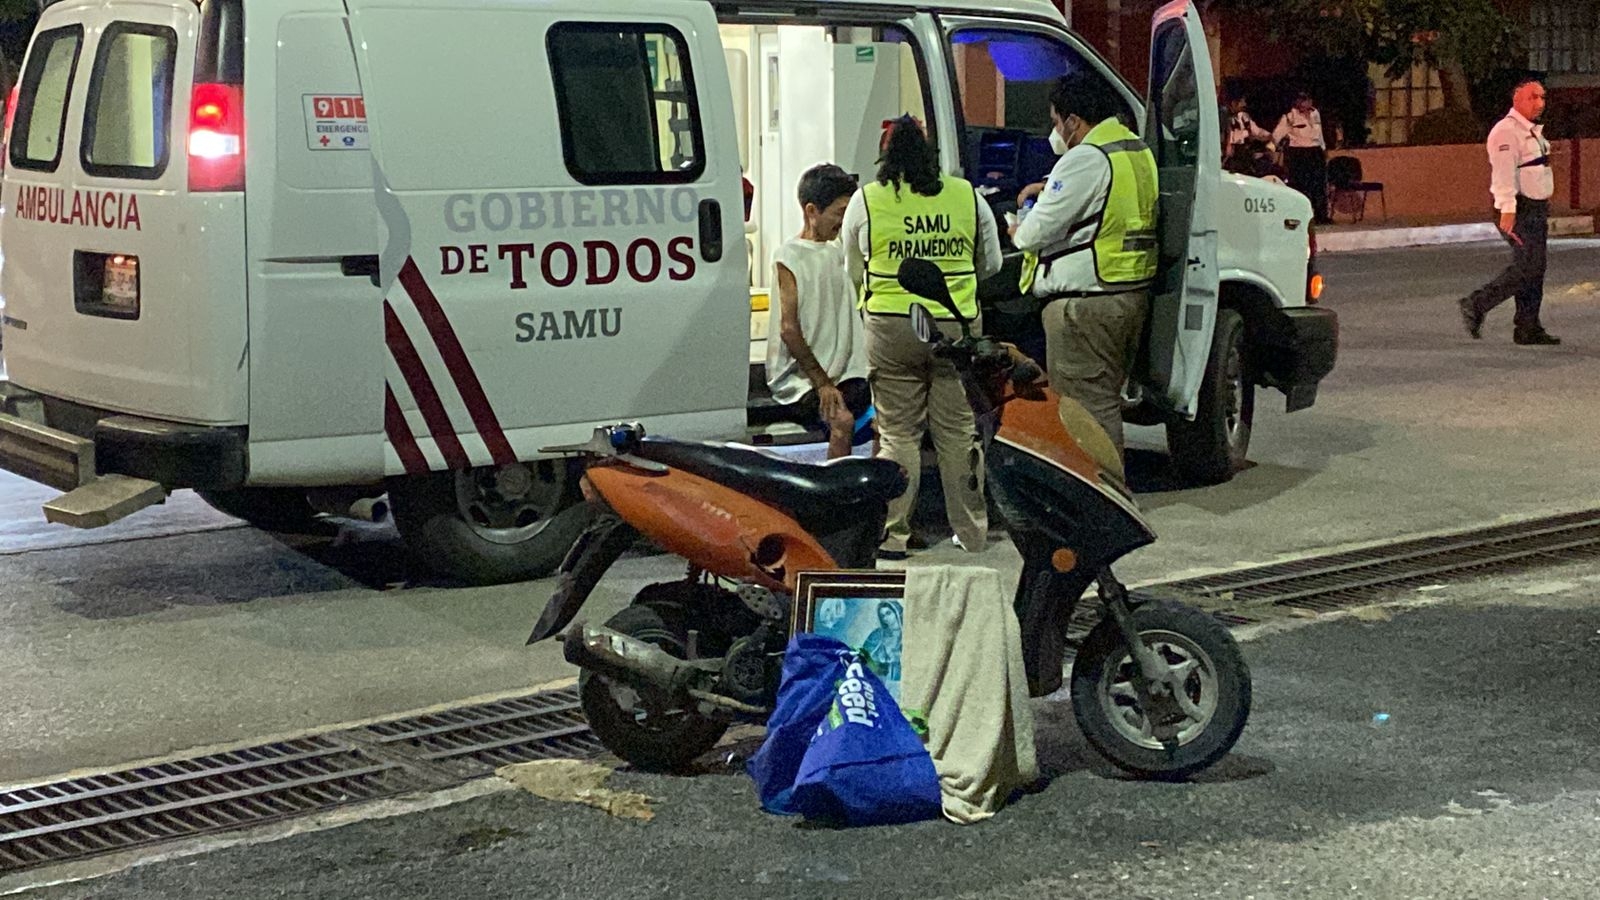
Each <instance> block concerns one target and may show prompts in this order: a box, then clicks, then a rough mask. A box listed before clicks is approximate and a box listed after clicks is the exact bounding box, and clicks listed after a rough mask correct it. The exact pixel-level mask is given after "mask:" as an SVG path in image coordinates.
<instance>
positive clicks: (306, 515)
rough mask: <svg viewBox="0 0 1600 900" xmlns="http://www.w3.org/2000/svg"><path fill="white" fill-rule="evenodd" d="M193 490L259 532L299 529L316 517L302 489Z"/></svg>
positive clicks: (201, 497) (219, 509)
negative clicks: (258, 529) (259, 530)
mask: <svg viewBox="0 0 1600 900" xmlns="http://www.w3.org/2000/svg"><path fill="white" fill-rule="evenodd" d="M195 493H196V494H199V495H200V499H201V500H204V501H205V502H206V503H208V504H210V506H211V508H212V509H215V510H217V511H218V512H222V513H227V514H228V515H230V516H233V517H234V518H235V519H243V520H245V521H246V522H249V523H250V524H251V525H254V526H255V527H257V528H260V529H261V530H262V531H289V532H293V531H302V530H305V529H307V528H310V527H311V525H312V523H314V522H315V521H316V519H317V511H316V510H315V509H313V508H312V507H311V501H309V500H307V499H306V492H305V491H304V490H303V489H301V488H286V487H251V488H234V489H233V490H229V491H198V490H197V491H195Z"/></svg>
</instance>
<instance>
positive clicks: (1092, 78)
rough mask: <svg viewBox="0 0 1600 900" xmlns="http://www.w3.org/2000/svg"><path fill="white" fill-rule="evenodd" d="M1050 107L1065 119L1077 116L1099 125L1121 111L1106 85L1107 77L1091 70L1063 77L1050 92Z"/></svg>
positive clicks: (1119, 105)
mask: <svg viewBox="0 0 1600 900" xmlns="http://www.w3.org/2000/svg"><path fill="white" fill-rule="evenodd" d="M1050 108H1051V109H1054V110H1055V111H1056V115H1058V116H1060V117H1061V118H1063V119H1065V118H1066V117H1067V116H1077V117H1078V118H1080V119H1082V120H1084V121H1085V122H1088V123H1089V124H1090V125H1098V124H1100V123H1101V122H1104V121H1105V120H1106V119H1110V118H1113V117H1114V116H1116V115H1117V113H1119V112H1121V111H1122V104H1121V103H1118V102H1117V98H1116V96H1115V95H1113V94H1112V93H1111V89H1110V88H1109V87H1108V86H1107V85H1106V82H1105V79H1103V78H1101V77H1100V76H1098V75H1095V74H1092V73H1089V72H1073V73H1072V74H1070V75H1063V76H1061V80H1059V81H1057V82H1056V86H1055V87H1054V88H1053V89H1051V91H1050Z"/></svg>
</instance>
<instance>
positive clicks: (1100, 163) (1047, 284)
mask: <svg viewBox="0 0 1600 900" xmlns="http://www.w3.org/2000/svg"><path fill="white" fill-rule="evenodd" d="M1110 193H1111V160H1110V159H1108V158H1107V157H1106V155H1105V153H1103V152H1101V151H1100V150H1099V149H1098V148H1096V147H1093V146H1091V145H1089V144H1079V145H1078V146H1076V147H1073V148H1072V149H1071V150H1068V151H1067V152H1066V153H1065V154H1063V155H1062V157H1061V158H1060V159H1058V160H1056V164H1055V168H1053V169H1051V170H1050V178H1049V180H1048V181H1046V182H1045V185H1044V191H1043V192H1041V193H1040V194H1039V199H1038V201H1037V202H1035V203H1034V206H1033V209H1032V210H1030V211H1029V212H1028V215H1027V218H1024V219H1023V220H1022V224H1021V225H1018V226H1017V233H1016V234H1015V235H1012V237H1011V242H1012V243H1013V244H1015V245H1016V247H1017V249H1018V250H1027V251H1031V252H1033V253H1037V254H1039V255H1040V256H1041V257H1044V256H1049V255H1050V254H1051V253H1054V252H1059V251H1061V250H1064V249H1066V248H1069V247H1078V246H1084V245H1088V244H1091V243H1093V241H1094V236H1095V234H1096V233H1097V232H1098V231H1099V230H1100V214H1101V212H1102V211H1104V209H1105V205H1106V197H1107V195H1109V194H1110ZM1126 290H1128V288H1127V287H1113V286H1109V285H1102V284H1101V283H1100V276H1099V274H1098V273H1096V272H1095V268H1094V253H1093V252H1091V251H1089V250H1083V251H1080V252H1077V253H1071V254H1068V255H1066V256H1063V257H1061V258H1059V259H1057V260H1055V261H1054V262H1051V263H1048V264H1042V265H1040V267H1039V274H1038V276H1037V277H1036V278H1035V279H1034V282H1033V293H1034V296H1036V297H1050V296H1053V295H1056V294H1067V293H1107V294H1119V293H1122V292H1124V291H1126Z"/></svg>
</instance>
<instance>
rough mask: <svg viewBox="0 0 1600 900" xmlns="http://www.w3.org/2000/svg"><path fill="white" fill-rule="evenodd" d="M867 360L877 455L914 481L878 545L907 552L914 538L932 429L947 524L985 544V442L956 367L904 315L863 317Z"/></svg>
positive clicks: (974, 543)
mask: <svg viewBox="0 0 1600 900" xmlns="http://www.w3.org/2000/svg"><path fill="white" fill-rule="evenodd" d="M944 327H946V328H953V327H954V325H953V324H947V325H945V326H944ZM973 328H974V329H977V328H978V324H977V323H974V324H973ZM867 364H868V378H869V380H870V381H871V382H872V402H873V404H874V405H875V406H876V407H877V408H878V437H879V442H880V443H879V455H880V456H883V457H884V458H886V459H892V460H894V461H895V462H897V463H899V464H900V465H901V467H902V468H904V469H905V470H906V474H907V475H909V476H910V479H911V481H910V484H909V485H908V486H907V487H906V492H905V493H904V494H903V495H901V496H900V497H899V498H898V499H896V500H894V501H893V502H891V503H890V504H889V521H888V524H887V527H886V531H887V535H886V537H885V539H884V542H883V549H885V550H891V551H904V550H905V549H906V541H907V540H908V539H909V538H910V537H911V509H912V506H913V505H914V504H915V503H916V499H917V485H918V482H919V481H920V475H921V471H922V436H923V433H924V432H926V431H931V432H933V446H934V449H935V450H937V451H938V454H939V481H940V483H941V484H942V485H943V486H944V506H945V512H946V513H947V514H948V515H949V517H950V527H951V529H952V530H954V531H955V534H956V537H957V538H959V539H960V541H961V545H962V546H963V547H966V548H967V549H968V550H973V551H976V550H982V549H983V547H984V544H985V542H986V541H987V540H988V537H989V511H988V507H987V506H986V505H985V503H984V499H983V444H982V443H981V442H980V441H979V439H978V426H977V423H976V421H974V419H973V416H972V407H971V406H969V405H967V395H966V392H965V391H963V390H962V388H961V376H960V375H959V374H958V373H957V372H956V369H955V366H952V365H951V364H950V363H949V362H948V361H945V360H942V359H935V358H934V356H933V353H932V352H931V351H930V350H929V349H928V345H927V344H924V343H923V342H921V341H919V340H917V335H916V332H914V331H912V330H911V319H910V318H909V317H907V316H878V315H868V316H867Z"/></svg>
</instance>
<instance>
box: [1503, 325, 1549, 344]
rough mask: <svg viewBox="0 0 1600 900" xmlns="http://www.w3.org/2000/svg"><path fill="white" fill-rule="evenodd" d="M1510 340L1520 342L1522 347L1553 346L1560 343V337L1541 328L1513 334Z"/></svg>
mask: <svg viewBox="0 0 1600 900" xmlns="http://www.w3.org/2000/svg"><path fill="white" fill-rule="evenodd" d="M1511 340H1512V342H1513V343H1517V344H1521V345H1522V346H1524V347H1554V346H1555V345H1557V344H1559V343H1561V338H1558V337H1556V336H1555V335H1553V334H1551V333H1550V332H1548V331H1545V330H1544V329H1543V328H1541V329H1539V330H1538V331H1529V332H1524V333H1522V334H1513V335H1512V336H1511Z"/></svg>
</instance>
